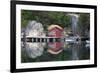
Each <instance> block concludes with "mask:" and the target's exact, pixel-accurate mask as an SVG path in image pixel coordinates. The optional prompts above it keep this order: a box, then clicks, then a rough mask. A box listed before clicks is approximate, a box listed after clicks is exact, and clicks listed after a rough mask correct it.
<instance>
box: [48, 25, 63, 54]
mask: <svg viewBox="0 0 100 73" xmlns="http://www.w3.org/2000/svg"><path fill="white" fill-rule="evenodd" d="M48 36H49V37H55V38H62V37H63V28H62V27H60V26H58V25H51V26H49V27H48ZM48 46H49V47H50V48H49V49H48V52H49V53H51V54H58V53H60V52H61V51H62V50H63V49H62V47H63V43H62V42H52V43H50V42H49V43H48Z"/></svg>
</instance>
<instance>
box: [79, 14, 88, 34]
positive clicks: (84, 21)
mask: <svg viewBox="0 0 100 73" xmlns="http://www.w3.org/2000/svg"><path fill="white" fill-rule="evenodd" d="M78 29H79V32H80V35H81V36H85V32H89V30H90V14H88V13H83V14H80V16H79V24H78ZM83 31H84V32H83Z"/></svg>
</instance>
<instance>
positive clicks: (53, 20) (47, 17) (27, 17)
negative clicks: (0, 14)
mask: <svg viewBox="0 0 100 73" xmlns="http://www.w3.org/2000/svg"><path fill="white" fill-rule="evenodd" d="M31 20H36V21H37V22H40V23H42V24H43V25H44V28H47V27H48V26H49V25H51V24H57V25H60V26H61V27H69V26H70V25H71V22H70V17H69V16H66V13H64V12H53V11H32V10H22V11H21V23H22V25H21V26H22V27H26V25H27V24H28V22H29V21H31Z"/></svg>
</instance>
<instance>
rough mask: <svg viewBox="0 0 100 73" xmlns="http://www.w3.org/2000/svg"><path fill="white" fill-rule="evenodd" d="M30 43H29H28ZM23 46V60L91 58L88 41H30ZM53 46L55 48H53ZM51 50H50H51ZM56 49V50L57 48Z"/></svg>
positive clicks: (23, 61) (44, 60)
mask: <svg viewBox="0 0 100 73" xmlns="http://www.w3.org/2000/svg"><path fill="white" fill-rule="evenodd" d="M27 43H28V44H27ZM27 43H26V44H25V45H27V46H24V47H21V62H22V63H28V62H47V61H70V60H88V59H90V47H89V46H87V45H88V44H86V42H78V43H67V42H63V43H61V42H59V43H58V44H57V43H56V45H54V44H55V43H42V42H41V43H36V42H35V43H34V42H33V43H32V42H31V43H30V42H27ZM51 47H53V48H54V49H53V48H51ZM51 49H52V52H53V53H52V52H49V51H48V50H51ZM55 49H56V50H55Z"/></svg>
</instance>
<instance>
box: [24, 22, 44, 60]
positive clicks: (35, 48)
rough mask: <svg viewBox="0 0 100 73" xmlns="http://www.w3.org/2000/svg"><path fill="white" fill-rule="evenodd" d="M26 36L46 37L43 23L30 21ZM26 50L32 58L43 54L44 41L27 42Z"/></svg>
mask: <svg viewBox="0 0 100 73" xmlns="http://www.w3.org/2000/svg"><path fill="white" fill-rule="evenodd" d="M25 37H26V38H27V37H45V33H44V29H43V26H42V24H41V23H38V22H36V21H30V22H29V24H28V25H27V27H26V29H25ZM24 46H25V52H26V54H27V55H28V56H29V57H30V58H36V57H38V56H41V55H42V53H43V51H44V43H34V42H25V45H24Z"/></svg>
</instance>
